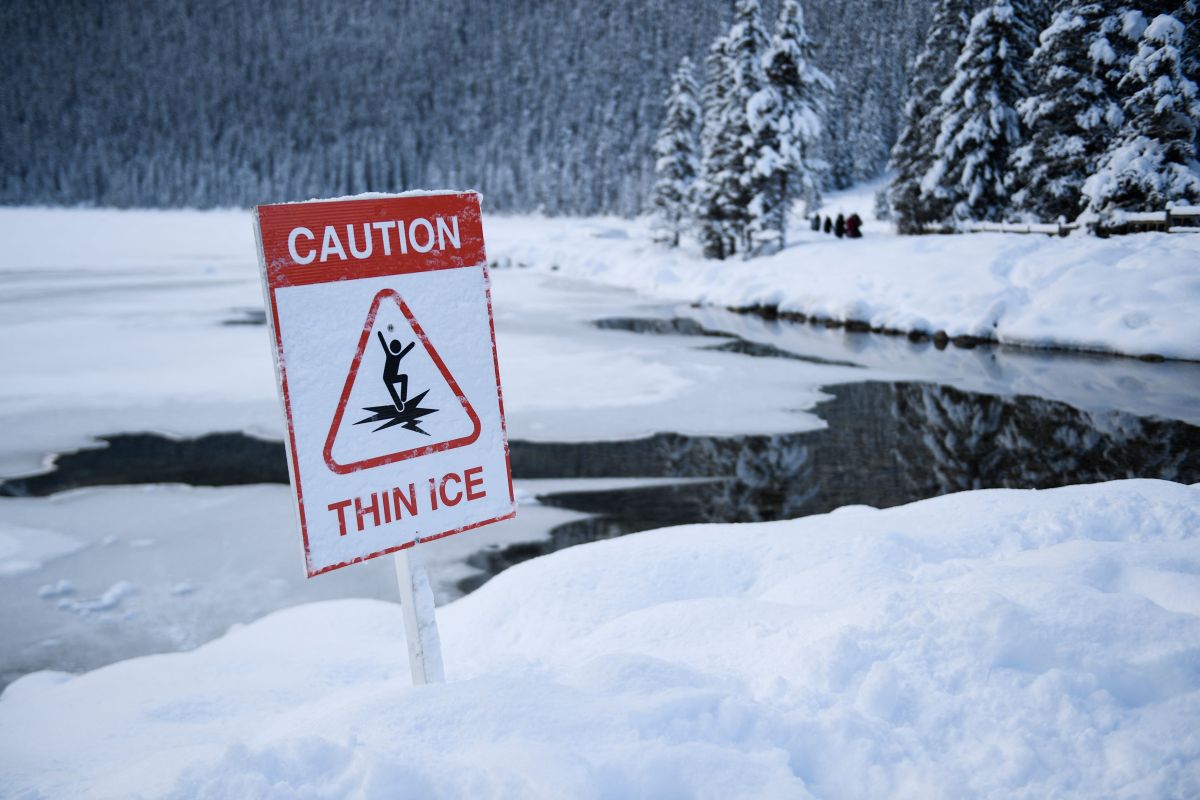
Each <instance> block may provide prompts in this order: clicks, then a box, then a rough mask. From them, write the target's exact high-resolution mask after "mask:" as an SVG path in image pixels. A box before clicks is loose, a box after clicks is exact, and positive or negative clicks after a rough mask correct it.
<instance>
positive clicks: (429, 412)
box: [256, 192, 516, 577]
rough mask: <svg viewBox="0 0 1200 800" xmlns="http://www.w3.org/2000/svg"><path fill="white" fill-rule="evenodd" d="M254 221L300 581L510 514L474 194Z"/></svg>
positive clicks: (272, 213)
mask: <svg viewBox="0 0 1200 800" xmlns="http://www.w3.org/2000/svg"><path fill="white" fill-rule="evenodd" d="M256 224H257V227H258V234H259V241H260V246H261V254H262V259H263V262H262V264H263V274H264V280H265V284H266V294H267V305H268V312H269V315H270V318H271V323H272V326H273V329H274V341H275V347H276V364H277V366H278V378H279V385H280V391H281V393H282V395H283V403H284V412H285V414H286V416H287V424H288V450H289V452H288V466H289V468H290V470H291V477H292V486H293V487H294V488H295V491H296V500H297V504H298V506H299V512H300V527H301V533H302V535H303V538H304V555H305V562H306V565H307V570H308V574H309V576H310V577H311V576H313V575H318V574H320V573H322V572H327V571H329V570H332V569H337V568H338V567H343V566H346V565H348V564H352V563H355V562H358V561H362V560H364V559H368V558H373V557H375V556H379V555H383V554H385V553H392V552H396V551H398V550H401V549H403V548H406V547H409V546H411V545H412V544H413V543H414V542H415V541H417V540H418V539H420V540H422V541H424V540H428V539H435V538H438V537H441V536H448V535H450V534H452V533H458V532H460V531H464V530H468V529H470V528H475V527H478V526H480V525H486V524H488V523H490V522H498V521H500V520H502V519H508V518H510V517H512V516H513V515H514V513H515V508H516V506H515V502H514V499H513V489H512V478H511V476H510V472H509V463H508V442H507V438H506V433H505V427H504V407H503V401H502V399H501V393H500V376H499V367H498V364H497V359H496V343H495V332H494V328H493V326H492V308H491V296H490V292H489V288H488V286H489V284H488V275H487V268H486V266H485V257H484V249H483V228H482V223H481V220H480V213H479V197H478V195H476V194H474V193H470V192H467V193H453V192H441V193H422V194H411V195H397V196H377V195H372V196H370V197H366V198H361V199H351V200H331V201H317V202H309V203H288V204H282V205H270V206H259V207H258V208H257V209H256Z"/></svg>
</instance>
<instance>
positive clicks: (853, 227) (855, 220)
mask: <svg viewBox="0 0 1200 800" xmlns="http://www.w3.org/2000/svg"><path fill="white" fill-rule="evenodd" d="M846 235H847V236H849V237H850V238H851V239H861V238H862V217H860V216H859V215H858V214H851V215H850V218H849V219H848V220H846Z"/></svg>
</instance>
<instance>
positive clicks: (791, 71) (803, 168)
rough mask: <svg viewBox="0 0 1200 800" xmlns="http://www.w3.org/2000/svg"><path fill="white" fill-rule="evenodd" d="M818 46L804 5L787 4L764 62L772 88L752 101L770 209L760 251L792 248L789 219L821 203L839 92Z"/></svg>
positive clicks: (761, 232) (759, 241) (765, 215)
mask: <svg viewBox="0 0 1200 800" xmlns="http://www.w3.org/2000/svg"><path fill="white" fill-rule="evenodd" d="M812 55H813V43H812V40H811V39H810V38H809V37H808V33H807V32H806V31H805V29H804V12H803V10H802V9H801V8H800V3H799V0H785V1H784V3H783V7H782V8H781V9H780V13H779V21H778V22H777V23H776V26H775V33H774V35H773V36H772V38H771V45H770V48H769V49H768V50H767V53H766V55H765V56H764V57H763V68H764V71H765V73H766V79H767V86H765V87H764V88H763V90H762V91H761V92H760V96H759V98H758V99H757V100H755V101H752V108H753V109H754V110H755V112H756V113H753V114H751V123H752V125H753V126H754V127H755V134H756V137H757V139H758V142H759V153H760V158H759V161H758V164H757V169H758V170H759V171H760V172H761V173H762V174H763V175H764V177H765V184H766V185H765V192H766V194H765V198H766V203H765V208H764V209H763V211H762V213H760V215H759V217H760V219H761V222H762V227H761V228H760V229H759V231H758V233H757V242H756V247H757V248H758V249H762V250H767V249H772V248H775V249H777V248H782V247H783V246H784V245H785V244H786V235H787V230H786V228H787V215H788V211H789V210H790V209H791V207H792V204H793V203H794V202H795V201H796V200H803V201H804V203H805V206H806V213H809V214H811V213H813V212H815V211H816V209H817V207H818V206H819V205H820V202H821V181H822V173H823V171H824V167H825V164H824V162H823V161H821V159H820V158H819V157H818V155H817V148H818V147H819V145H820V141H821V117H822V114H823V112H824V93H826V92H830V91H832V90H833V83H832V82H831V81H830V80H829V77H828V76H827V75H826V74H825V73H824V72H822V71H821V70H819V69H817V68H816V67H815V66H813V63H812Z"/></svg>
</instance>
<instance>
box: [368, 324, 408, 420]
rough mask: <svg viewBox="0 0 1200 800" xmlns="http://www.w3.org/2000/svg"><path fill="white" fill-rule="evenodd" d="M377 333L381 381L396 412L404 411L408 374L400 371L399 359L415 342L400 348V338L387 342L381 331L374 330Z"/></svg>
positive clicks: (406, 400) (406, 399)
mask: <svg viewBox="0 0 1200 800" xmlns="http://www.w3.org/2000/svg"><path fill="white" fill-rule="evenodd" d="M376 333H377V334H378V335H379V343H380V344H381V345H383V357H384V359H385V361H384V363H383V382H384V384H386V385H387V390H388V394H390V395H391V396H392V402H393V403H394V404H395V405H396V411H397V412H398V413H401V414H403V413H404V404H405V403H406V402H408V374H407V373H404V372H401V371H400V360H401V359H402V358H404V357H405V356H406V355H408V351H409V350H412V349H413V345H415V344H416V342H409V343H408V345H407V346H406V347H405V348H404V349H403V350H402V349H400V340H399V339H392V341H391V342H388V341H387V340H386V339H384V338H383V331H376ZM397 383H398V384H400V391H399V393H397V392H396V384H397Z"/></svg>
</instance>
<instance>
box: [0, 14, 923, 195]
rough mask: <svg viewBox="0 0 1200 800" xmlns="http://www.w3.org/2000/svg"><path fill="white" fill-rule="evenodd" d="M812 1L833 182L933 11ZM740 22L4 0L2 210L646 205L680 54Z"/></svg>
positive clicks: (811, 28)
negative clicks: (826, 90)
mask: <svg viewBox="0 0 1200 800" xmlns="http://www.w3.org/2000/svg"><path fill="white" fill-rule="evenodd" d="M763 8H764V12H765V13H766V14H768V15H771V16H773V15H775V14H776V13H777V11H778V8H779V4H778V2H777V1H776V2H766V3H764V4H763ZM804 10H805V20H806V24H807V27H808V33H809V35H810V36H811V37H812V39H813V40H814V45H815V54H814V61H815V63H816V64H817V65H818V66H819V67H820V69H822V70H823V71H824V72H825V73H826V74H828V75H829V77H830V79H831V80H832V81H833V82H834V84H835V90H834V92H833V93H832V96H831V97H830V98H829V102H828V109H827V111H826V119H825V142H824V157H825V158H826V160H827V161H828V162H829V163H830V166H831V169H830V172H829V174H828V180H829V182H830V183H831V184H832V185H834V186H845V185H848V184H849V183H851V182H854V181H857V180H861V179H864V178H867V177H871V176H874V175H876V174H878V173H879V172H880V171H881V170H882V169H883V167H884V166H885V164H886V162H887V159H888V153H889V150H890V148H891V145H892V143H893V142H894V141H895V139H896V136H897V132H898V128H899V125H900V113H901V110H902V107H903V103H904V99H905V98H904V95H905V92H906V87H907V86H908V83H909V75H908V71H909V69H910V68H911V62H912V61H913V60H914V58H915V55H916V53H917V51H918V50H919V49H920V47H921V44H922V42H923V41H924V38H925V35H926V31H927V29H928V25H929V17H930V3H928V2H923V1H922V0H883V1H881V2H875V1H873V0H847V2H839V3H806V4H805V9H804ZM732 13H733V9H732V4H731V3H724V2H712V1H711V0H606V2H602V3H576V2H570V1H565V0H557V2H555V1H553V0H542V1H541V2H537V1H534V2H526V3H519V4H507V3H489V2H468V0H447V2H439V3H426V2H418V1H417V0H386V1H385V0H366V2H361V3H353V4H340V3H323V2H317V1H316V0H253V2H251V1H250V0H108V2H103V3H95V2H87V0H67V1H66V2H46V0H40V1H38V0H9V2H6V3H3V4H0V42H2V46H0V75H3V78H0V81H2V83H0V115H2V118H3V119H4V124H3V126H0V202H3V203H7V204H18V203H20V204H26V203H39V204H46V203H49V204H79V203H82V204H98V205H116V206H214V205H220V206H229V205H247V204H252V203H257V202H266V201H278V200H290V199H305V198H308V197H313V196H329V195H339V194H349V193H356V192H360V191H365V190H380V191H396V190H401V189H406V188H414V187H431V186H438V187H441V186H448V187H477V188H479V189H481V190H482V191H483V192H484V194H485V196H486V198H487V202H488V205H489V206H490V207H492V208H497V209H504V210H514V211H515V210H531V209H538V208H541V209H543V210H545V211H547V212H550V213H596V212H613V213H620V214H633V213H637V212H639V211H641V210H643V206H644V203H645V202H646V198H647V196H648V193H649V191H648V190H649V187H650V185H651V184H652V182H653V179H654V174H653V167H654V163H653V162H654V156H653V151H652V147H653V142H654V139H655V136H656V134H657V132H658V128H659V126H660V124H661V123H662V119H663V100H664V97H665V96H666V93H667V88H668V86H669V84H670V80H671V74H672V72H673V70H674V69H675V67H676V65H677V64H678V63H679V61H680V59H681V58H682V57H684V56H690V57H691V58H692V59H693V60H694V61H695V62H696V63H697V64H702V63H703V62H704V57H705V53H706V50H707V48H708V46H709V44H710V42H711V41H712V39H713V37H714V36H715V35H716V34H717V33H718V32H719V31H720V30H722V29H723V28H724V27H725V26H727V25H728V24H729V21H730V19H731V17H732ZM700 77H701V78H702V77H703V76H702V75H701V76H700Z"/></svg>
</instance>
